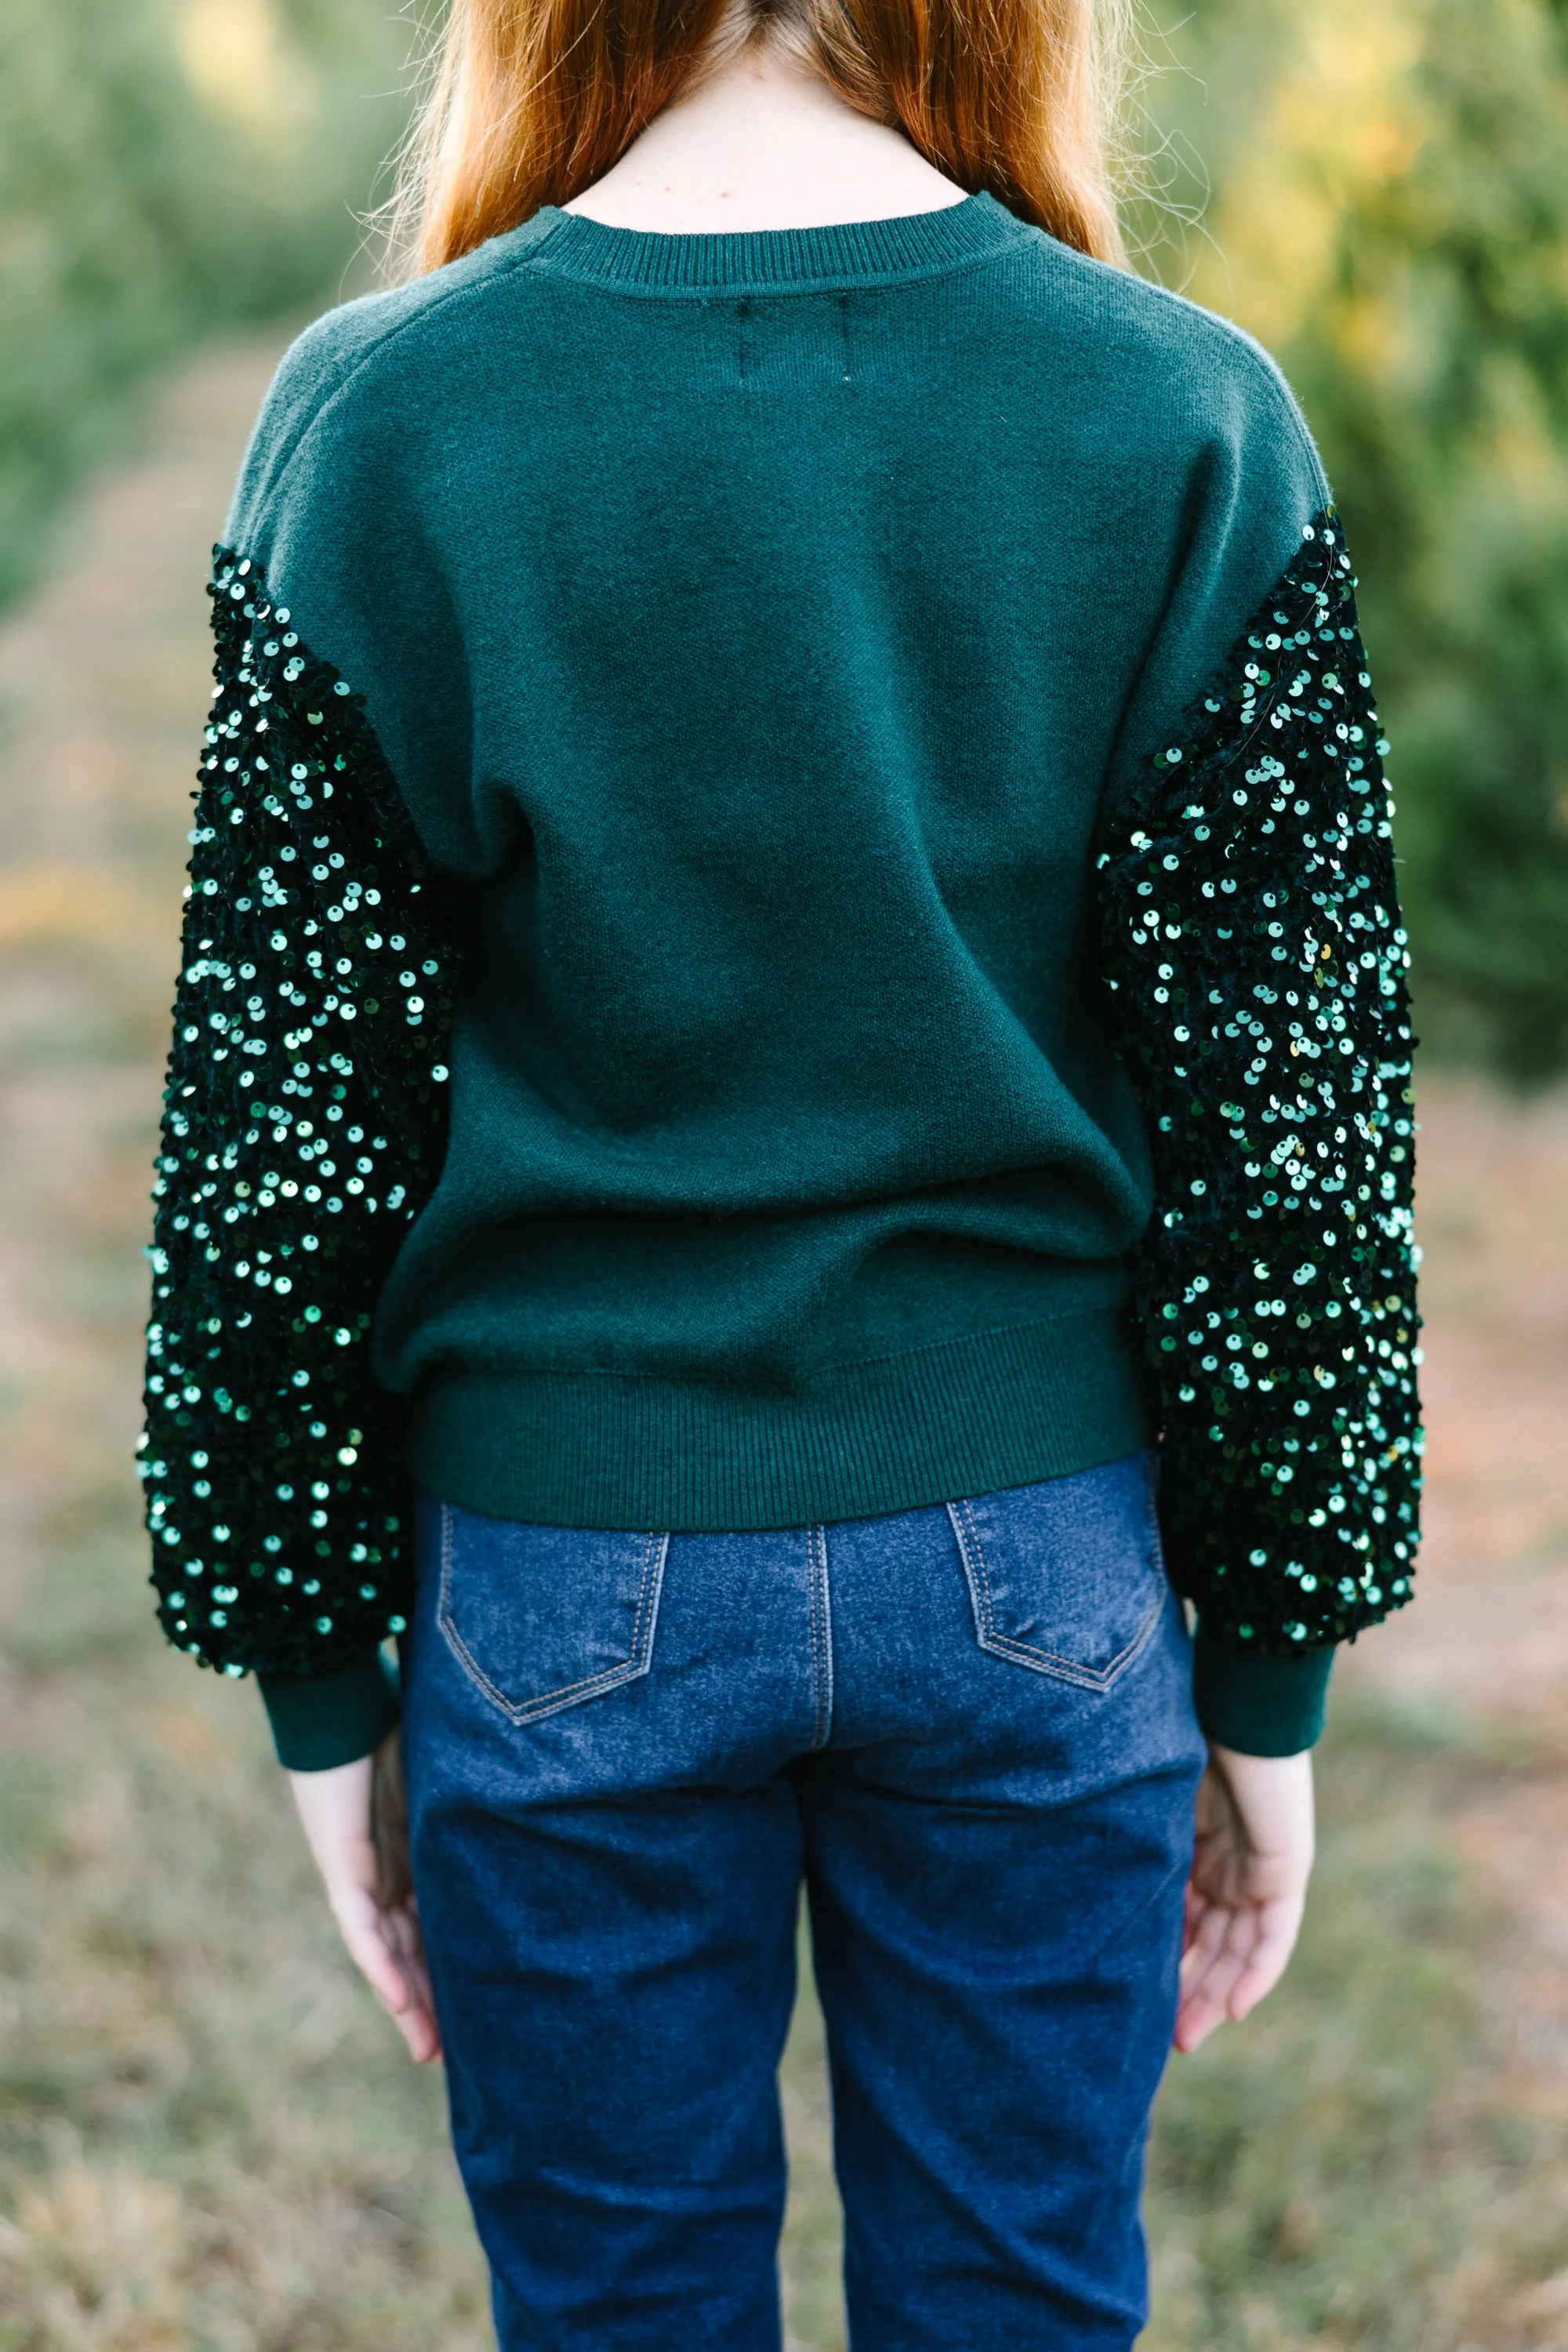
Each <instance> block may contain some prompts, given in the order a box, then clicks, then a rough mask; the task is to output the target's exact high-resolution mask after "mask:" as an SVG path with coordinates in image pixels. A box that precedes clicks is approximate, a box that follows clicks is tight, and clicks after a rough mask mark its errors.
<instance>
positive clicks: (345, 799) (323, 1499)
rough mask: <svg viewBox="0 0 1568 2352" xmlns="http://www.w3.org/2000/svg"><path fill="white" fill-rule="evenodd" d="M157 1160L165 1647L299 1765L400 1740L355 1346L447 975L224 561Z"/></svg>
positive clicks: (230, 561) (411, 1185)
mask: <svg viewBox="0 0 1568 2352" xmlns="http://www.w3.org/2000/svg"><path fill="white" fill-rule="evenodd" d="M211 593H212V595H213V599H214V624H215V632H216V665H215V672H214V675H215V677H216V689H215V693H214V698H213V700H214V709H213V718H212V723H211V724H210V725H209V727H208V729H207V739H206V740H207V748H206V751H205V757H204V759H203V762H202V775H201V785H200V791H199V794H198V801H197V808H196V823H195V829H194V831H193V833H192V835H191V841H192V844H193V856H192V860H191V883H190V889H189V893H188V905H187V909H186V914H185V922H184V955H183V962H182V969H181V973H180V980H179V987H178V994H177V997H176V1002H175V1006H174V1049H173V1052H172V1054H171V1056H170V1063H169V1080H168V1087H167V1089H166V1092H165V1096H164V1117H163V1146H162V1151H161V1154H160V1158H159V1162H158V1181H157V1183H156V1186H155V1188H154V1191H155V1197H156V1204H157V1208H156V1226H155V1233H154V1239H153V1248H152V1251H151V1253H150V1254H151V1256H152V1260H153V1319H152V1323H151V1325H150V1328H149V1331H148V1359H147V1430H146V1435H145V1437H144V1439H143V1441H142V1453H143V1464H142V1475H143V1476H144V1478H145V1480H146V1486H147V1514H148V1524H149V1527H150V1528H151V1531H152V1536H153V1581H154V1583H155V1584H156V1586H157V1589H158V1594H159V1613H160V1616H161V1619H162V1622H163V1627H164V1631H165V1632H166V1633H167V1634H168V1635H169V1638H170V1639H171V1641H173V1642H174V1643H176V1644H177V1645H178V1646H179V1647H180V1648H181V1649H184V1650H187V1651H189V1652H190V1653H191V1654H192V1655H193V1656H195V1657H196V1658H199V1659H200V1660H201V1661H202V1662H203V1663H204V1664H208V1665H212V1666H216V1668H217V1669H218V1670H219V1671H220V1672H222V1673H224V1674H228V1675H243V1674H246V1673H257V1674H258V1675H260V1676H261V1677H262V1682H263V1689H264V1692H265V1694H266V1696H267V1697H268V1704H269V1706H270V1708H271V1711H272V1715H273V1720H274V1727H275V1730H276V1732H277V1734H278V1739H279V1753H280V1755H281V1757H282V1759H283V1761H284V1762H285V1763H286V1764H290V1765H294V1766H298V1767H300V1768H302V1769H323V1768H328V1767H331V1766H334V1765H338V1764H342V1763H345V1762H348V1761H349V1760H351V1759H353V1758H356V1757H363V1756H366V1755H368V1754H369V1753H370V1751H371V1750H372V1749H373V1748H375V1747H376V1746H377V1744H378V1743H379V1742H380V1741H381V1740H382V1739H384V1738H385V1736H386V1734H387V1731H388V1730H389V1728H390V1727H391V1725H392V1723H393V1722H394V1721H395V1716H396V1709H395V1700H394V1698H393V1696H392V1692H391V1689H390V1686H389V1685H388V1682H387V1680H386V1678H385V1676H384V1674H383V1672H382V1668H381V1664H380V1644H381V1643H382V1642H383V1640H384V1638H385V1637H386V1636H387V1635H388V1634H389V1633H398V1632H400V1631H401V1630H402V1628H403V1624H404V1621H405V1614H406V1610H407V1606H408V1591H409V1570H408V1560H407V1550H406V1531H405V1520H406V1507H405V1498H404V1481H403V1474H402V1468H401V1462H400V1456H399V1443H398V1441H399V1435H400V1432H399V1428H398V1421H397V1412H396V1407H395V1403H394V1401H393V1400H392V1399H391V1398H390V1397H388V1396H387V1395H386V1394H385V1393H384V1391H381V1390H380V1389H378V1387H377V1386H376V1383H375V1381H374V1375H373V1373H372V1370H371V1361H370V1331H371V1324H372V1319H373V1317H374V1312H375V1307H376V1302H377V1299H378V1297H379V1295H380V1292H381V1289H382V1286H383V1285H384V1281H385V1279H386V1276H387V1274H388V1272H389V1270H390V1268H391V1265H392V1263H393V1260H394V1258H395V1255H396V1254H397V1251H398V1249H399V1247H400V1245H401V1243H402V1240H403V1237H404V1235H405V1233H406V1231H407V1228H408V1225H409V1223H410V1221H411V1220H412V1218H413V1217H414V1216H415V1214H416V1212H417V1210H418V1209H419V1207H420V1206H421V1205H422V1203H423V1202H424V1201H425V1199H426V1197H427V1195H428V1193H429V1192H430V1190H431V1187H432V1185H433V1183H434V1181H435V1178H436V1176H437V1174H438V1172H439V1169H440V1164H441V1159H442V1154H443V1150H444V1147H445V1136H446V1118H447V1089H446V1077H447V1071H446V1066H445V1058H444V1057H445V1054H446V1050H447V1031H448V1028H449V1024H450V1012H451V984H452V955H451V951H450V949H449V946H448V936H449V924H448V921H447V914H446V909H445V906H444V901H443V898H442V889H441V885H440V884H439V882H438V880H437V877H435V876H434V875H433V874H432V873H431V871H430V870H429V867H428V865H427V861H426V858H425V856H424V855H423V853H422V851H421V849H420V846H419V844H418V842H417V840H416V836H415V835H414V832H413V828H412V826H411V824H410V823H409V820H408V818H407V816H406V814H405V812H404V809H403V806H402V803H401V802H400V800H399V798H398V795H397V792H396V789H395V785H394V783H393V781H392V778H391V776H390V774H389V772H388V771H387V768H386V764H385V761H384V759H383V757H382V755H381V752H380V750H379V747H378V745H377V743H376V740H375V737H374V734H373V732H372V730H371V729H370V726H369V723H368V721H367V720H366V719H365V716H364V713H363V709H362V708H361V706H360V703H359V701H358V699H357V698H356V697H355V696H354V695H353V693H351V691H350V688H349V687H348V685H347V684H346V682H345V681H344V680H342V678H340V677H338V676H337V675H336V673H335V672H334V671H333V670H332V669H331V668H330V667H328V666H327V665H326V664H325V663H323V662H321V661H318V660H316V659H315V658H314V657H313V656H312V655H311V653H310V648H309V647H308V646H305V645H303V644H301V643H300V638H299V636H298V634H297V632H296V631H295V630H294V629H293V628H292V627H291V626H290V615H289V612H288V611H287V610H286V609H282V608H279V607H278V606H275V605H274V604H273V603H272V602H271V600H270V598H269V596H268V590H267V583H266V581H265V579H264V577H263V575H262V573H261V571H260V569H259V568H258V566H257V565H255V564H253V563H250V562H247V561H245V560H244V559H242V558H240V557H237V556H236V555H233V554H231V553H228V552H226V551H221V550H220V551H219V552H218V555H217V559H216V565H215V571H214V580H213V586H212V592H211Z"/></svg>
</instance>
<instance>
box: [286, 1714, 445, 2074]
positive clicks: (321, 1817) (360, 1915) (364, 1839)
mask: <svg viewBox="0 0 1568 2352" xmlns="http://www.w3.org/2000/svg"><path fill="white" fill-rule="evenodd" d="M288 1777H289V1787H290V1788H291V1789H292V1790H293V1792H294V1803H295V1806H296V1808H297V1810H298V1811H299V1815H300V1822H301V1824H302V1826H303V1828H304V1832H305V1842H306V1843H307V1844H308V1845H309V1847H310V1852H311V1853H312V1854H313V1855H314V1857H315V1863H316V1867H317V1869H318V1870H319V1871H320V1872H321V1879H322V1883H323V1884H324V1885H325V1887H326V1890H327V1900H328V1902H329V1903H330V1904H331V1906H332V1916H333V1917H334V1918H335V1919H336V1921H337V1923H338V1927H339V1929H340V1931H341V1933H342V1939H343V1941H344V1943H345V1944H346V1945H347V1946H348V1948H349V1956H350V1958H352V1959H353V1963H354V1965H355V1967H356V1968H357V1969H359V1971H360V1974H361V1975H362V1976H363V1978H364V1979H365V1981H366V1982H367V1983H368V1984H369V1986H370V1988H371V1990H372V1991H373V1992H374V1994H375V1996H376V1998H377V2000H379V2001H380V2002H381V2004H382V2007H383V2008H384V2009H385V2010H386V2011H389V2013H390V2014H391V2016H392V2018H393V2020H394V2021H395V2024H396V2027H397V2030H398V2032H400V2033H401V2034H402V2036H403V2039H404V2040H405V2042H406V2043H407V2044H408V2051H409V2055H410V2056H411V2057H412V2058H415V2059H416V2060H417V2061H418V2063H419V2064H420V2065H422V2066H424V2065H427V2064H428V2063H429V2062H430V2061H431V2059H433V2058H439V2056H440V2055H441V2032H440V2028H439V2027H438V2026H437V2022H436V2010H435V2004H434V2002H433V2001H432V2000H431V1998H430V1979H429V1976H428V1973H427V1972H426V1967H425V1947H424V1944H423V1942H422V1940H421V1937H420V1934H419V1909H418V1906H417V1904H416V1902H415V1899H414V1886H413V1882H412V1880H411V1879H410V1877H409V1874H408V1818H407V1812H406V1810H405V1804H404V1799H403V1760H402V1754H401V1750H400V1748H399V1746H398V1737H397V1734H396V1732H394V1733H393V1734H392V1737H391V1738H389V1739H387V1740H385V1741H384V1743H383V1745H382V1746H381V1748H379V1749H378V1750H377V1752H376V1753H375V1755H374V1756H363V1757H361V1758H360V1759H359V1761H358V1763H356V1764H340V1765H338V1766H337V1767H336V1768H335V1769H333V1770H332V1771H330V1772H290V1773H289V1776H288Z"/></svg>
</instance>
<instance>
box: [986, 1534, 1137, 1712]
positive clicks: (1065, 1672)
mask: <svg viewBox="0 0 1568 2352" xmlns="http://www.w3.org/2000/svg"><path fill="white" fill-rule="evenodd" d="M960 1513H962V1514H963V1517H960V1516H959V1515H960ZM947 1515H948V1517H949V1518H950V1519H951V1521H952V1531H953V1534H954V1535H955V1536H956V1537H957V1538H958V1556H959V1558H960V1559H961V1560H962V1561H963V1573H964V1580H965V1581H966V1582H967V1584H968V1586H969V1599H970V1605H971V1607H972V1609H973V1613H974V1635H975V1639H976V1641H977V1642H978V1643H979V1644H980V1646H981V1648H982V1649H983V1650H985V1651H988V1652H989V1653H990V1654H992V1655H993V1656H994V1657H999V1658H1007V1659H1009V1660H1011V1661H1012V1663H1013V1664H1016V1665H1020V1666H1026V1667H1027V1668H1028V1669H1029V1671H1030V1672H1031V1673H1032V1674H1037V1675H1049V1676H1050V1677H1051V1679H1052V1680H1053V1681H1056V1682H1065V1683H1072V1684H1074V1685H1076V1686H1077V1687H1078V1688H1079V1689H1080V1690H1092V1691H1108V1690H1109V1689H1110V1686H1111V1685H1112V1684H1113V1683H1114V1682H1117V1681H1118V1680H1119V1679H1120V1678H1121V1675H1123V1674H1125V1673H1126V1671H1127V1669H1128V1667H1129V1666H1130V1665H1131V1664H1132V1662H1133V1660H1134V1659H1135V1658H1136V1657H1137V1655H1138V1654H1139V1652H1140V1651H1141V1650H1142V1649H1143V1648H1144V1647H1145V1645H1146V1644H1147V1643H1148V1640H1149V1637H1150V1635H1151V1634H1152V1633H1153V1631H1154V1628H1155V1626H1156V1624H1157V1623H1158V1622H1159V1619H1160V1612H1161V1610H1162V1608H1163V1605H1164V1600H1165V1595H1164V1593H1163V1591H1161V1590H1160V1585H1161V1584H1163V1572H1162V1571H1159V1570H1157V1571H1156V1575H1157V1581H1156V1587H1155V1591H1154V1592H1153V1594H1152V1598H1151V1600H1150V1602H1149V1606H1148V1608H1147V1610H1146V1611H1145V1612H1144V1614H1143V1618H1142V1622H1141V1623H1140V1625H1139V1627H1138V1630H1137V1632H1136V1633H1133V1634H1132V1636H1131V1639H1130V1640H1129V1641H1128V1642H1127V1643H1126V1644H1125V1645H1124V1647H1123V1648H1121V1650H1119V1651H1118V1652H1117V1654H1116V1655H1115V1657H1114V1658H1112V1659H1111V1661H1110V1664H1109V1665H1106V1666H1086V1665H1081V1664H1079V1662H1078V1661H1077V1660H1076V1659H1073V1658H1062V1657H1058V1655H1057V1654H1056V1653H1055V1652H1054V1651H1051V1650H1037V1649H1035V1648H1034V1647H1033V1646H1032V1645H1031V1644H1030V1643H1027V1642H1018V1641H1015V1639H1014V1638H1013V1636H1012V1635H1011V1634H1010V1633H998V1632H997V1630H996V1613H995V1605H994V1600H993V1596H992V1591H991V1574H990V1570H989V1569H988V1568H987V1567H986V1564H985V1550H984V1545H983V1544H982V1543H981V1540H980V1530H979V1528H977V1527H976V1526H975V1524H974V1513H973V1508H972V1507H971V1505H970V1501H969V1499H968V1497H967V1496H966V1497H964V1498H963V1500H962V1501H960V1502H957V1503H949V1505H948V1506H947ZM966 1525H967V1528H968V1533H967V1535H966V1534H965V1531H964V1530H965V1527H966Z"/></svg>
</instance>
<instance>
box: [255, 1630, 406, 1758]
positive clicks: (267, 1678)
mask: <svg viewBox="0 0 1568 2352" xmlns="http://www.w3.org/2000/svg"><path fill="white" fill-rule="evenodd" d="M256 1679H257V1683H258V1685H259V1687H260V1691H261V1696H262V1698H263V1700H264V1701H265V1702H266V1706H267V1714H268V1720H269V1722H270V1723H271V1726H272V1744H273V1746H274V1747H275V1748H277V1750H278V1761H279V1764H281V1765H282V1766H283V1768H284V1769H285V1771H288V1772H331V1770H332V1769H334V1768H335V1767H336V1766H337V1765H339V1764H353V1763H357V1762H358V1760H359V1759H360V1758H361V1757H362V1756H370V1755H373V1754H374V1751H375V1750H376V1748H379V1747H380V1746H381V1743H382V1741H383V1740H384V1738H386V1735H387V1733H388V1732H389V1731H391V1730H392V1729H393V1728H394V1727H395V1725H396V1722H397V1716H398V1706H397V1684H396V1680H395V1676H394V1675H393V1674H392V1672H391V1671H390V1669H389V1668H388V1666H387V1664H386V1663H385V1661H384V1658H383V1657H382V1654H381V1652H380V1651H379V1650H366V1651H365V1652H364V1654H363V1656H361V1657H357V1658H351V1659H350V1660H349V1663H348V1664H347V1665H346V1666H329V1667H328V1668H327V1669H326V1671H325V1672H324V1673H322V1674H319V1675H257V1677H256Z"/></svg>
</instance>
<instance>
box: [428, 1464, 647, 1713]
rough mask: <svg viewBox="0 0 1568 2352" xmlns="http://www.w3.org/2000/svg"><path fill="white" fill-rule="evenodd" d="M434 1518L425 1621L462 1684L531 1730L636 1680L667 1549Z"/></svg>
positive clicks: (592, 1535) (591, 1532)
mask: <svg viewBox="0 0 1568 2352" xmlns="http://www.w3.org/2000/svg"><path fill="white" fill-rule="evenodd" d="M440 1508H441V1556H440V1577H441V1583H440V1595H439V1600H438V1602H437V1619H438V1622H439V1623H440V1627H441V1631H442V1633H443V1634H444V1635H445V1637H446V1640H447V1645H448V1647H449V1648H450V1650H451V1652H452V1654H453V1656H454V1657H455V1658H456V1659H457V1661H458V1664H459V1666H461V1668H462V1669H463V1672H464V1673H465V1674H466V1675H468V1679H469V1680H470V1681H471V1682H472V1683H474V1684H475V1685H477V1686H478V1687H479V1690H480V1691H482V1692H483V1694H484V1696H486V1698H488V1699H489V1701H490V1702H491V1703H492V1705H494V1706H498V1707H500V1711H501V1713H502V1714H503V1715H505V1716H507V1717H510V1720H511V1721H512V1722H513V1723H517V1724H522V1723H534V1722H537V1721H538V1720H539V1718H540V1717H542V1716H546V1715H554V1714H555V1713H557V1712H558V1710H559V1709H561V1708H562V1707H567V1706H581V1705H582V1703H583V1702H584V1700H586V1699H591V1698H597V1697H599V1696H600V1695H601V1694H602V1693H603V1692H605V1691H610V1690H615V1689H616V1688H617V1686H618V1685H620V1684H622V1683H628V1682H632V1681H634V1680H635V1679H636V1678H637V1676H638V1675H646V1674H647V1671H648V1668H649V1667H650V1666H651V1664H652V1663H653V1640H654V1631H655V1627H656V1625H657V1623H658V1601H659V1592H660V1589H661V1587H662V1585H663V1581H664V1560H665V1554H666V1552H667V1551H668V1548H669V1538H668V1536H662V1535H636V1534H620V1533H616V1532H609V1533H606V1532H604V1531H602V1530H600V1529H598V1528H536V1527H531V1526H528V1525H526V1524H524V1523H522V1522H521V1521H518V1520H512V1519H488V1518H485V1517H482V1516H481V1515H480V1514H479V1512H477V1511H466V1510H463V1509H461V1508H460V1507H458V1505H456V1504H453V1503H443V1504H442V1505H441V1507H440Z"/></svg>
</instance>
